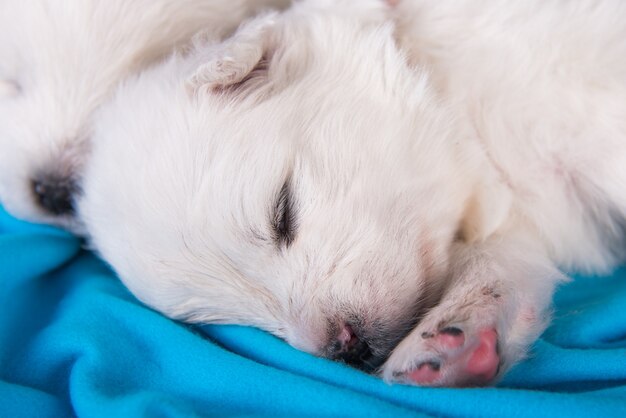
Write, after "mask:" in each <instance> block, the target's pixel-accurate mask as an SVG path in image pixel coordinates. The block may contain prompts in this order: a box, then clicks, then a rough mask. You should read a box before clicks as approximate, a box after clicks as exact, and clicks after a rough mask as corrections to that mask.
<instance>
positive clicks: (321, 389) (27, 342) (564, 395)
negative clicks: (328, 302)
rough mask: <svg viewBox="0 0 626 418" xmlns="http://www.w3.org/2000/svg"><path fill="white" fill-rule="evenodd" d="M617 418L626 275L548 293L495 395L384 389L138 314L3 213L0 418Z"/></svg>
mask: <svg viewBox="0 0 626 418" xmlns="http://www.w3.org/2000/svg"><path fill="white" fill-rule="evenodd" d="M65 416H68V417H69V416H81V417H107V418H108V417H211V416H237V417H253V416H254V417H263V416H266V417H295V416H301V417H339V416H341V417H347V416H355V417H356V416H358V417H368V416H393V417H409V416H410V417H420V416H448V417H503V416H506V417H536V416H542V417H544V416H568V417H590V416H602V417H622V418H623V417H626V270H619V271H617V272H616V273H615V274H614V275H612V276H610V277H578V278H576V280H574V281H573V282H572V283H569V284H566V285H564V286H562V288H560V289H559V291H558V293H557V295H556V298H555V320H554V322H553V324H552V326H551V327H550V328H549V329H548V330H547V331H546V332H545V334H544V335H543V337H542V338H541V339H540V340H539V341H538V342H537V343H536V344H535V346H534V347H533V349H532V352H531V356H530V357H529V358H528V359H527V360H526V361H524V362H522V363H520V364H519V365H518V366H516V367H515V368H514V369H513V370H512V371H511V372H510V373H509V374H508V375H507V377H506V378H505V380H504V381H503V382H502V383H500V384H499V386H498V387H497V388H485V389H433V388H416V387H408V386H400V385H395V386H390V385H387V384H385V383H384V382H382V381H381V380H379V379H377V378H375V377H373V376H369V375H366V374H363V373H361V372H359V371H357V370H354V369H351V368H348V367H346V366H344V365H342V364H339V363H334V362H331V361H328V360H324V359H320V358H315V357H313V356H310V355H307V354H305V353H302V352H299V351H297V350H295V349H293V348H292V347H290V346H289V345H287V344H285V343H284V342H282V341H280V340H278V339H276V338H274V337H273V336H271V335H268V334H266V333H264V332H262V331H259V330H256V329H253V328H246V327H238V326H215V325H210V326H203V327H197V326H196V327H191V326H188V325H184V324H180V323H178V322H175V321H172V320H170V319H167V318H165V317H163V316H162V315H159V314H158V313H156V312H154V311H152V310H151V309H149V308H147V307H145V306H143V305H142V304H141V303H139V302H138V301H137V300H136V299H135V298H134V297H133V296H132V295H130V293H129V292H128V291H127V290H126V289H125V288H124V286H123V285H122V284H121V283H120V282H119V280H118V279H117V278H116V277H115V275H114V274H113V273H112V272H111V270H110V269H109V268H108V267H107V266H106V265H105V264H104V263H103V262H102V261H100V260H99V259H98V258H96V257H95V256H94V255H93V254H91V253H89V252H88V251H85V250H83V249H82V248H81V242H80V240H78V239H77V238H75V237H73V236H71V235H69V234H67V233H65V232H62V231H59V230H57V229H54V228H50V227H45V226H38V225H32V224H28V223H24V222H20V221H17V220H15V219H13V218H11V217H10V216H9V215H7V214H6V213H5V212H4V211H2V209H1V208H0V417H55V418H56V417H65Z"/></svg>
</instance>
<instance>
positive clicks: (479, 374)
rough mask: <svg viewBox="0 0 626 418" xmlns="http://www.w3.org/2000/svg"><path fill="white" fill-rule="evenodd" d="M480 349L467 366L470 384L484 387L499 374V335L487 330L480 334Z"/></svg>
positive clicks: (475, 352) (471, 357) (493, 330)
mask: <svg viewBox="0 0 626 418" xmlns="http://www.w3.org/2000/svg"><path fill="white" fill-rule="evenodd" d="M478 341H479V342H478V347H477V348H476V349H475V350H474V351H473V352H472V354H471V355H470V357H469V360H468V361H467V364H466V366H465V372H466V373H467V374H468V377H469V379H468V382H469V383H470V384H477V385H482V384H486V383H488V382H490V381H491V380H492V379H493V378H494V377H496V374H497V373H498V366H499V365H500V356H499V355H498V349H497V346H498V333H497V332H496V330H495V329H485V330H482V331H480V332H479V334H478Z"/></svg>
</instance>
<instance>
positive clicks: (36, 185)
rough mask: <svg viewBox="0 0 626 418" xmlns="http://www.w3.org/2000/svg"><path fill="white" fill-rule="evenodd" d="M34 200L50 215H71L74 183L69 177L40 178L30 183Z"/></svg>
mask: <svg viewBox="0 0 626 418" xmlns="http://www.w3.org/2000/svg"><path fill="white" fill-rule="evenodd" d="M31 186H32V190H33V194H34V195H35V200H36V201H37V203H38V204H39V206H40V207H41V208H42V209H44V210H45V211H46V212H49V213H50V214H52V215H55V216H60V215H72V214H73V213H74V202H73V199H74V194H75V193H76V190H77V186H76V182H75V181H74V180H73V179H71V178H69V177H62V176H41V177H39V178H37V179H35V180H32V182H31Z"/></svg>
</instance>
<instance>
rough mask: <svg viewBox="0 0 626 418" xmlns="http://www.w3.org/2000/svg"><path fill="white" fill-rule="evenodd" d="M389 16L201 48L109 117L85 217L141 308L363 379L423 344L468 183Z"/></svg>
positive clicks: (261, 31) (298, 11)
mask: <svg viewBox="0 0 626 418" xmlns="http://www.w3.org/2000/svg"><path fill="white" fill-rule="evenodd" d="M340 3H341V2H340ZM359 3H360V2H359ZM364 3H366V2H363V3H361V4H364ZM313 4H314V5H318V4H319V2H313ZM373 4H376V5H378V2H372V6H371V8H370V9H369V10H367V13H368V16H369V17H371V18H367V19H365V18H363V17H362V16H359V17H355V16H353V15H351V14H342V13H338V12H335V11H334V10H335V9H334V8H333V7H330V6H329V7H328V8H318V6H315V7H311V6H309V5H307V4H306V3H303V4H301V5H298V6H296V7H295V8H294V9H293V10H290V11H288V12H286V13H284V14H280V15H277V14H270V15H265V16H263V17H261V18H257V19H255V20H253V21H251V22H249V23H248V24H246V25H245V26H243V27H242V28H240V30H239V32H237V33H236V34H235V36H233V37H232V38H230V39H229V40H227V41H225V42H221V43H211V42H209V41H206V40H205V39H203V38H202V37H199V38H198V39H197V42H196V46H195V48H193V49H192V50H191V51H189V52H188V54H187V55H185V56H181V55H178V56H175V57H173V58H172V59H171V60H169V61H168V62H166V63H164V64H162V65H160V66H158V67H156V68H154V69H152V70H150V71H147V72H146V73H144V74H142V75H141V76H139V77H137V78H136V79H134V80H132V81H130V82H128V83H125V85H124V86H123V87H122V88H121V89H120V90H119V91H118V94H117V95H116V97H115V98H114V100H113V101H112V102H111V103H109V104H108V105H107V106H106V107H104V108H103V109H102V111H101V112H100V113H99V118H98V121H97V123H96V131H95V144H96V145H95V148H94V152H93V156H92V159H91V161H90V164H89V166H88V169H87V175H86V182H85V195H84V197H83V198H82V200H81V202H80V204H79V211H80V214H81V216H82V217H83V218H84V220H85V222H86V223H87V225H88V229H89V232H90V234H91V236H92V240H93V244H94V246H95V247H96V248H97V249H98V250H99V251H100V252H101V254H102V255H103V256H104V258H105V259H107V260H108V261H109V262H110V263H111V265H112V266H113V267H114V268H115V269H116V270H117V271H118V273H119V274H120V276H121V277H122V279H123V281H124V282H125V284H126V285H127V286H128V287H129V288H130V289H131V291H133V292H134V293H135V294H136V295H137V296H138V297H139V298H140V299H141V300H143V301H144V302H146V303H148V304H149V305H151V306H153V307H155V308H156V309H158V310H161V311H162V312H164V313H166V314H167V315H170V316H172V317H174V318H178V319H182V320H187V321H193V322H203V323H206V322H212V323H237V324H245V325H253V326H257V327H260V328H263V329H265V330H268V331H270V332H272V333H274V334H276V335H278V336H280V337H282V338H284V339H286V340H287V341H288V342H289V343H291V344H292V345H294V346H296V347H297V348H300V349H303V350H305V351H308V352H311V353H314V354H317V355H323V356H327V357H330V358H339V359H343V360H345V361H346V362H349V363H352V364H356V365H359V366H363V367H365V368H374V367H376V366H377V365H378V364H379V363H380V362H381V361H382V359H384V358H385V356H387V355H388V353H389V351H390V350H391V349H392V348H393V346H394V345H395V344H396V343H397V341H398V340H399V339H400V338H401V337H402V336H403V335H404V334H405V333H406V332H408V330H409V329H410V328H411V326H412V325H413V324H414V322H415V320H416V319H417V317H418V315H419V314H420V312H421V310H422V309H424V308H425V306H426V305H427V304H428V298H429V296H431V295H432V294H433V293H436V291H437V286H438V284H439V283H441V277H442V275H443V274H444V273H445V269H446V264H447V250H448V247H449V244H450V243H451V241H452V239H453V235H454V233H455V230H456V228H457V226H458V219H459V217H460V215H461V214H460V210H461V206H462V204H461V202H463V201H464V199H465V193H466V192H465V190H466V187H465V184H464V181H465V180H464V178H463V176H458V177H459V178H454V177H453V176H457V173H458V172H459V170H460V168H459V166H460V164H461V163H460V162H459V161H457V156H456V155H455V153H456V151H455V149H454V143H453V141H452V134H454V128H453V120H452V119H451V118H448V117H447V115H446V112H445V110H444V109H443V108H442V107H441V106H440V105H439V104H437V102H436V100H435V99H434V98H433V97H432V95H431V93H430V92H429V89H428V87H427V80H426V78H425V77H424V76H423V75H420V74H418V73H416V71H414V70H413V69H410V68H408V67H407V66H406V65H405V62H404V58H403V56H402V54H401V53H400V52H399V51H398V50H397V49H396V47H395V45H394V42H393V39H392V37H391V28H390V27H388V26H386V25H384V24H383V25H380V24H379V23H378V22H379V21H382V20H383V19H382V18H380V17H381V16H382V13H383V10H382V9H381V10H379V9H378V6H373ZM376 13H380V14H376ZM370 14H372V15H370ZM379 18H380V19H379ZM450 179H453V180H454V181H450Z"/></svg>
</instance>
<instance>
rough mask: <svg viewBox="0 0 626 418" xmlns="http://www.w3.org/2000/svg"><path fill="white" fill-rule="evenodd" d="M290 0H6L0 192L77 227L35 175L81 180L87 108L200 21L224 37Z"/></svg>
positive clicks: (0, 61) (0, 6) (1, 28)
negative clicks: (55, 209) (46, 197)
mask: <svg viewBox="0 0 626 418" xmlns="http://www.w3.org/2000/svg"><path fill="white" fill-rule="evenodd" d="M286 3H287V1H286V0H262V1H248V0H111V1H107V0H68V1H53V0H23V1H22V0H20V1H12V0H1V1H0V149H1V150H2V152H1V153H0V201H1V202H2V204H3V205H5V206H6V208H7V209H8V210H9V211H11V212H12V213H13V214H15V215H17V216H19V217H22V218H26V219H30V220H35V221H45V222H51V223H55V224H59V225H62V226H66V227H71V228H76V227H77V225H76V223H75V222H74V219H73V218H72V217H69V216H59V217H56V216H53V215H52V214H49V213H46V212H45V211H44V210H42V208H40V207H39V206H38V205H37V204H36V200H35V196H34V194H33V191H32V186H31V181H32V180H33V178H36V177H37V176H41V175H43V176H46V175H48V174H49V173H50V174H52V175H60V176H64V177H65V176H70V177H74V178H76V179H77V180H78V181H80V177H81V172H82V169H83V166H84V160H85V158H86V155H87V153H88V151H89V148H90V136H91V117H92V114H93V112H94V110H95V109H97V108H98V106H100V105H101V104H102V103H103V101H105V100H106V98H107V97H108V96H110V94H111V93H112V91H113V90H114V88H115V86H116V85H117V83H118V82H119V81H120V80H122V79H123V78H124V77H126V76H128V75H129V74H132V73H134V72H136V71H138V70H140V69H141V68H144V67H146V66H147V65H148V64H150V63H154V62H155V61H156V60H158V59H160V58H162V57H163V56H164V55H166V54H169V53H171V51H172V49H173V48H175V47H176V46H179V45H181V43H183V42H185V41H188V40H189V38H191V36H192V35H194V34H195V33H196V32H197V31H198V30H200V29H202V28H210V29H211V30H212V31H213V32H214V35H215V36H223V35H225V34H226V33H229V32H231V31H232V30H234V29H235V28H236V27H237V25H238V24H239V23H240V22H241V21H242V20H243V19H244V18H246V17H248V16H250V15H251V14H252V13H253V12H255V11H258V10H260V9H263V8H265V7H267V6H268V5H284V4H286Z"/></svg>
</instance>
